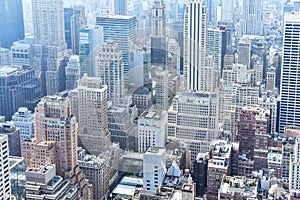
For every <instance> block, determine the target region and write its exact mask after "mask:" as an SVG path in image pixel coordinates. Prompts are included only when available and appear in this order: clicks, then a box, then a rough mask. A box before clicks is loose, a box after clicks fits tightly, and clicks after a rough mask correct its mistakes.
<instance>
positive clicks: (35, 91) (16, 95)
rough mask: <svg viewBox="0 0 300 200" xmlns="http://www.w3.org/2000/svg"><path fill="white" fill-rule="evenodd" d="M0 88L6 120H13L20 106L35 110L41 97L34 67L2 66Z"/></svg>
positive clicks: (1, 108)
mask: <svg viewBox="0 0 300 200" xmlns="http://www.w3.org/2000/svg"><path fill="white" fill-rule="evenodd" d="M0 88H1V90H2V92H1V94H0V115H4V116H5V118H6V120H11V117H12V115H13V114H14V113H15V112H17V110H18V108H19V107H22V106H25V107H27V108H29V109H30V110H33V109H34V107H35V105H36V104H37V102H38V101H39V98H40V97H41V93H40V81H39V79H38V78H36V76H35V70H34V69H33V68H32V67H25V66H8V65H4V66H0ZM12 102H14V103H12Z"/></svg>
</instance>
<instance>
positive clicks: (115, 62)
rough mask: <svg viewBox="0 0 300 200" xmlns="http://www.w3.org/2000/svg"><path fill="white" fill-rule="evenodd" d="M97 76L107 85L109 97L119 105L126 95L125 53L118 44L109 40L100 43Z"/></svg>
mask: <svg viewBox="0 0 300 200" xmlns="http://www.w3.org/2000/svg"><path fill="white" fill-rule="evenodd" d="M95 71H96V72H95V75H96V77H100V78H101V80H102V84H103V85H107V98H108V100H109V101H111V102H112V104H113V105H118V104H119V103H120V100H121V98H122V97H123V96H124V95H125V92H124V89H125V86H124V63H123V53H122V51H121V50H119V46H118V44H116V43H115V42H113V41H107V42H104V43H102V44H101V45H100V47H99V50H98V52H97V56H96V69H95Z"/></svg>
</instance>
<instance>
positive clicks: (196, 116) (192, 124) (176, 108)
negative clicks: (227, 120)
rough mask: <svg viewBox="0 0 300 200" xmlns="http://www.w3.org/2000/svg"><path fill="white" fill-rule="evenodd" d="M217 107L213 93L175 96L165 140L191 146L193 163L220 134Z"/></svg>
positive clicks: (187, 93)
mask: <svg viewBox="0 0 300 200" xmlns="http://www.w3.org/2000/svg"><path fill="white" fill-rule="evenodd" d="M218 104H219V97H218V95H217V94H215V93H211V94H201V93H196V92H194V93H193V92H185V93H181V94H179V95H177V96H175V98H174V99H173V103H172V106H171V107H170V109H169V110H168V138H170V139H177V140H181V141H184V142H187V143H189V144H191V147H190V148H191V158H192V162H193V161H194V160H195V159H196V156H197V154H198V153H199V152H207V151H209V146H210V144H211V142H212V141H213V140H215V139H217V137H218V135H219V131H218V130H219V129H218V128H219V127H218V125H219V124H218V110H219V108H218V106H219V105H218Z"/></svg>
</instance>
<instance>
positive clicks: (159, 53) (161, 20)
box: [151, 0, 167, 69]
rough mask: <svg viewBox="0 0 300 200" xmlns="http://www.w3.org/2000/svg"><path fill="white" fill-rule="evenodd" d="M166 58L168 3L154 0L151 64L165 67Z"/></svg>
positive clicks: (162, 0)
mask: <svg viewBox="0 0 300 200" xmlns="http://www.w3.org/2000/svg"><path fill="white" fill-rule="evenodd" d="M166 60H167V44H166V5H165V2H164V0H154V1H153V5H152V23H151V64H152V65H161V66H163V68H164V69H165V66H166V63H167V61H166Z"/></svg>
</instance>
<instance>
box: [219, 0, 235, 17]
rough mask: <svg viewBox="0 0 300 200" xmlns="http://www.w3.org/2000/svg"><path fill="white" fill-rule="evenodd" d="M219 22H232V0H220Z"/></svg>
mask: <svg viewBox="0 0 300 200" xmlns="http://www.w3.org/2000/svg"><path fill="white" fill-rule="evenodd" d="M221 2H222V9H221V21H222V22H232V21H233V13H234V8H233V0H221Z"/></svg>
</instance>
